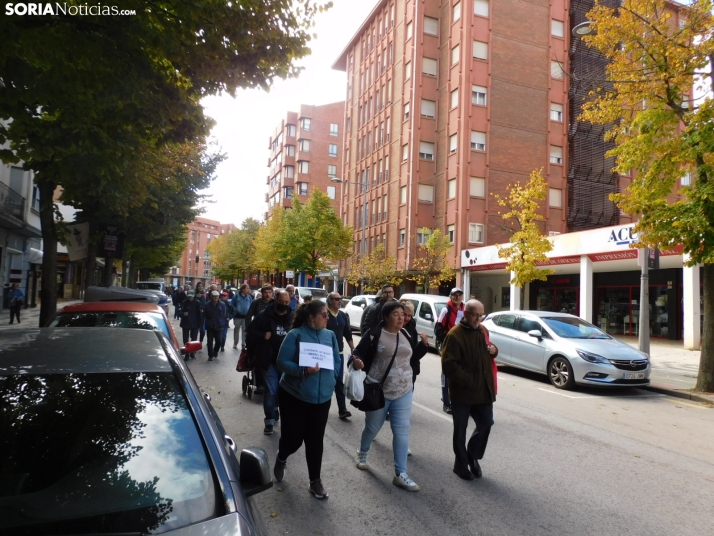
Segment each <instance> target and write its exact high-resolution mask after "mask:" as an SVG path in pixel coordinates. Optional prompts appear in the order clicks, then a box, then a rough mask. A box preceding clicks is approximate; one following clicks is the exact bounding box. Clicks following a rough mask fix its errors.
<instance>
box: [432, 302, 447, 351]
mask: <svg viewBox="0 0 714 536" xmlns="http://www.w3.org/2000/svg"><path fill="white" fill-rule="evenodd" d="M450 314H451V307H449V306H448V305H447V306H446V314H445V315H444V319H443V320H442V321H441V322H437V323H436V324H434V337H435V338H436V342H437V344H441V343H442V342H444V339H445V338H446V334H447V333H449V331H448V330H447V329H446V324H445V322H446V319H447V318H449V315H450Z"/></svg>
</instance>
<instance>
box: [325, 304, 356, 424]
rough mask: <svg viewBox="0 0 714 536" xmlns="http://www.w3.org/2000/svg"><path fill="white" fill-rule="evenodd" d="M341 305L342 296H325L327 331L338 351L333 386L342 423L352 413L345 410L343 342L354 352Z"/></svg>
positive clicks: (347, 319)
mask: <svg viewBox="0 0 714 536" xmlns="http://www.w3.org/2000/svg"><path fill="white" fill-rule="evenodd" d="M340 305H342V296H340V293H339V292H330V294H329V295H328V296H327V312H328V313H329V316H328V317H327V329H329V330H330V331H333V332H334V333H335V337H337V346H338V347H339V349H340V359H341V363H342V364H341V365H340V368H339V370H338V371H337V383H336V384H335V398H336V399H337V414H338V415H339V416H340V419H342V420H343V421H344V420H346V419H349V418H350V417H352V413H351V412H350V411H349V410H348V409H347V404H346V402H345V382H344V373H345V356H343V355H342V350H344V348H345V343H344V341H347V344H348V345H349V347H350V352H354V349H355V343H354V342H353V341H352V329H351V328H350V317H349V316H347V314H346V313H345V312H344V311H342V310H340Z"/></svg>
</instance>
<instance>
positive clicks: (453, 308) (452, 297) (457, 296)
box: [434, 287, 464, 415]
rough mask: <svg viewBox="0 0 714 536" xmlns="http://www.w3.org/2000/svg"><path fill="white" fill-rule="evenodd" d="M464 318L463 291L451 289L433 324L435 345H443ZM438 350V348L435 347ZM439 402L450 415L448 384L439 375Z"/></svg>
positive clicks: (442, 376)
mask: <svg viewBox="0 0 714 536" xmlns="http://www.w3.org/2000/svg"><path fill="white" fill-rule="evenodd" d="M463 317H464V291H463V290H461V289H460V288H458V287H455V288H452V289H451V293H450V294H449V301H447V302H446V307H444V308H443V309H442V310H441V312H440V313H439V318H438V319H437V321H436V324H434V336H435V338H436V342H437V344H441V345H443V344H444V338H445V337H446V334H447V333H449V331H451V328H453V327H454V326H455V325H456V324H458V323H459V322H460V321H461V319H462V318H463ZM437 348H439V346H437ZM441 401H442V402H443V403H444V412H445V413H448V414H449V415H451V400H449V382H448V381H447V379H446V376H444V375H443V374H442V375H441Z"/></svg>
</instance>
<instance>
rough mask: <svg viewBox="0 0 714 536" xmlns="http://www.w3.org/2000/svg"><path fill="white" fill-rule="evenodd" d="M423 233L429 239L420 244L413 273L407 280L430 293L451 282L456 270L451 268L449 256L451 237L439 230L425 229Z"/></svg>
mask: <svg viewBox="0 0 714 536" xmlns="http://www.w3.org/2000/svg"><path fill="white" fill-rule="evenodd" d="M422 233H424V234H425V235H428V238H427V239H426V242H424V243H423V244H419V247H418V248H417V253H416V257H415V258H414V262H413V263H412V268H413V269H412V272H410V273H409V274H408V275H407V279H409V280H410V281H414V282H415V283H416V284H417V285H422V286H423V287H424V292H425V293H428V292H429V289H430V288H432V287H438V286H439V285H441V284H442V283H446V282H447V281H451V280H452V279H453V278H454V275H455V274H456V270H454V269H453V268H451V266H449V259H448V256H449V250H450V249H451V243H450V242H449V237H448V236H446V235H443V234H441V231H439V230H438V229H436V230H435V231H434V232H431V231H430V230H429V229H427V228H424V229H422Z"/></svg>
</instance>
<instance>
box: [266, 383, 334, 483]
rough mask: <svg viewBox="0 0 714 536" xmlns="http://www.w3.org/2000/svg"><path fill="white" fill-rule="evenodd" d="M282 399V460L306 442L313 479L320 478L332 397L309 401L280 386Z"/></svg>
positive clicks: (279, 456) (280, 457)
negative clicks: (325, 399)
mask: <svg viewBox="0 0 714 536" xmlns="http://www.w3.org/2000/svg"><path fill="white" fill-rule="evenodd" d="M278 393H279V394H278V398H279V400H280V422H281V423H282V424H281V425H280V443H279V447H278V458H279V459H280V460H281V461H285V460H287V459H288V456H290V455H291V454H294V453H295V452H297V450H298V449H299V448H300V447H301V446H302V444H303V442H305V460H306V461H307V472H308V475H309V476H310V481H313V480H317V479H318V478H320V471H321V469H322V449H323V446H322V440H323V438H324V437H325V427H326V426H327V416H328V415H329V413H330V404H331V403H332V400H331V399H330V400H328V401H327V402H325V403H323V404H309V403H307V402H304V401H303V400H300V399H299V398H296V397H294V396H293V395H291V394H290V393H288V392H287V391H286V390H285V389H283V388H282V387H279V388H278Z"/></svg>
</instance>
